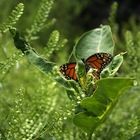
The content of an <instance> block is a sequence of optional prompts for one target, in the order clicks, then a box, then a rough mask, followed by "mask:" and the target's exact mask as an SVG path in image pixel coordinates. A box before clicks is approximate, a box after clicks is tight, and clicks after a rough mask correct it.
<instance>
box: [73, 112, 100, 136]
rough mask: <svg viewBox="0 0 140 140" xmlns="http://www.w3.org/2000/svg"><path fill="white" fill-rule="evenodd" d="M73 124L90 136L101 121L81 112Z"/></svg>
mask: <svg viewBox="0 0 140 140" xmlns="http://www.w3.org/2000/svg"><path fill="white" fill-rule="evenodd" d="M73 122H74V124H75V125H77V126H79V127H80V128H82V129H83V130H84V131H86V132H87V133H88V134H90V133H92V132H93V130H94V129H95V128H96V127H97V126H98V125H99V123H100V119H98V118H97V117H94V116H91V115H90V114H88V113H85V112H81V113H78V114H76V115H75V117H74V119H73Z"/></svg>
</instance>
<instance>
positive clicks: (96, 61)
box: [85, 53, 112, 79]
mask: <svg viewBox="0 0 140 140" xmlns="http://www.w3.org/2000/svg"><path fill="white" fill-rule="evenodd" d="M111 60H112V56H111V54H108V53H96V54H94V55H92V56H90V57H89V58H87V60H86V62H85V64H86V70H87V71H88V70H89V69H90V68H93V69H95V70H96V71H94V72H93V76H94V77H95V78H96V79H100V73H101V71H102V70H103V69H104V68H105V67H106V66H107V65H108V64H109V63H110V62H111Z"/></svg>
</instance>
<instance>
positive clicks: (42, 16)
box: [26, 0, 54, 40]
mask: <svg viewBox="0 0 140 140" xmlns="http://www.w3.org/2000/svg"><path fill="white" fill-rule="evenodd" d="M53 2H54V0H42V1H41V4H40V6H39V9H38V11H37V14H36V16H35V19H34V21H33V23H32V26H31V28H30V29H27V37H26V38H27V40H32V37H33V36H35V35H36V34H37V33H38V32H39V31H40V30H41V29H42V28H43V27H44V25H45V22H46V21H47V19H48V16H49V13H50V10H51V8H52V5H53Z"/></svg>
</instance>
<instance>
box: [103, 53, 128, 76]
mask: <svg viewBox="0 0 140 140" xmlns="http://www.w3.org/2000/svg"><path fill="white" fill-rule="evenodd" d="M125 53H126V52H122V53H120V54H118V55H116V56H114V57H113V60H112V62H111V63H110V64H109V66H108V67H107V68H105V69H104V70H103V71H102V73H101V77H103V78H105V77H111V76H114V75H115V74H116V72H117V71H118V70H119V68H120V66H121V65H122V63H123V55H124V54H125Z"/></svg>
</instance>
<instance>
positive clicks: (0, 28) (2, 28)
mask: <svg viewBox="0 0 140 140" xmlns="http://www.w3.org/2000/svg"><path fill="white" fill-rule="evenodd" d="M23 10H24V4H23V3H19V4H18V5H17V6H16V7H15V9H14V10H13V11H12V12H11V14H10V15H9V17H8V19H7V21H5V23H3V24H2V25H0V32H1V33H4V32H6V31H8V30H9V28H12V27H13V26H14V25H15V24H16V23H17V21H18V20H19V18H20V17H21V15H22V14H23Z"/></svg>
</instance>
